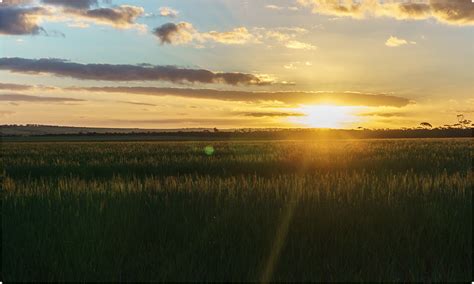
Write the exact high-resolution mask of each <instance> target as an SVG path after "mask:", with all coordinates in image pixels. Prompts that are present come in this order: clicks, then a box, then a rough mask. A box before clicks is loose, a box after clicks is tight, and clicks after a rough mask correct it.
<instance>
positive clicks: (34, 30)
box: [0, 6, 44, 35]
mask: <svg viewBox="0 0 474 284" xmlns="http://www.w3.org/2000/svg"><path fill="white" fill-rule="evenodd" d="M43 13H44V9H43V8H40V7H34V8H23V7H9V6H7V7H2V6H0V34H4V35H28V34H30V35H36V34H38V33H40V32H44V29H43V28H42V27H40V26H39V25H38V19H37V17H38V16H39V15H41V14H43Z"/></svg>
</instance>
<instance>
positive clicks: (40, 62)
mask: <svg viewBox="0 0 474 284" xmlns="http://www.w3.org/2000/svg"><path fill="white" fill-rule="evenodd" d="M0 70H8V71H11V72H15V73H26V74H40V73H44V74H51V75H55V76H58V77H71V78H75V79H80V80H101V81H170V82H174V83H182V82H191V83H225V84H230V85H236V84H246V85H250V84H254V85H261V84H266V82H263V81H261V80H260V79H259V78H258V77H256V76H255V75H252V74H246V73H215V72H212V71H209V70H204V69H185V68H177V67H174V66H150V65H112V64H80V63H73V62H68V61H65V60H61V59H51V58H43V59H25V58H17V57H13V58H6V57H3V58H0Z"/></svg>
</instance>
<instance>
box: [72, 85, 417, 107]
mask: <svg viewBox="0 0 474 284" xmlns="http://www.w3.org/2000/svg"><path fill="white" fill-rule="evenodd" d="M68 90H71V91H86V92H99V93H100V92H103V93H123V94H137V95H150V96H177V97H183V98H196V99H212V100H222V101H238V102H247V103H259V102H264V101H271V102H280V103H283V104H289V105H298V104H324V103H326V104H336V105H351V106H394V107H403V106H406V105H408V104H409V103H410V100H408V99H406V98H402V97H397V96H389V95H384V94H368V93H358V92H339V93H336V92H297V91H293V92H252V91H225V90H214V89H186V88H156V87H89V88H78V87H72V88H69V89H68Z"/></svg>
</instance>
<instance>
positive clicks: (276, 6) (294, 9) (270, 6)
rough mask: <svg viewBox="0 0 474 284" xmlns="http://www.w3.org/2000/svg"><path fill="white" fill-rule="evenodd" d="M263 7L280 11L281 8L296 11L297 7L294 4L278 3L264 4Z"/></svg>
mask: <svg viewBox="0 0 474 284" xmlns="http://www.w3.org/2000/svg"><path fill="white" fill-rule="evenodd" d="M265 8H267V9H270V10H275V11H282V10H290V11H298V7H296V6H287V7H285V6H278V5H273V4H270V5H265Z"/></svg>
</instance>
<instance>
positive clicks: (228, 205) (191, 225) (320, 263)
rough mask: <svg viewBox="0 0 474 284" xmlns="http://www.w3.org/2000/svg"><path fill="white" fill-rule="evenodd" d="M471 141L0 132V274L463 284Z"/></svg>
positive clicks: (467, 276)
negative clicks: (62, 137) (63, 137)
mask: <svg viewBox="0 0 474 284" xmlns="http://www.w3.org/2000/svg"><path fill="white" fill-rule="evenodd" d="M473 142H474V140H472V139H399V140H398V139H386V140H383V139H381V140H325V141H254V142H252V141H240V142H238V141H233V142H232V141H225V142H218V141H201V142H51V143H44V142H43V143H41V142H37V143H18V142H17V143H6V142H4V143H2V144H1V165H2V167H3V169H2V170H1V171H2V172H3V179H2V188H3V190H2V237H3V238H2V279H3V281H28V280H30V281H31V280H37V281H54V280H56V281H59V280H61V281H67V280H75V281H160V280H162V281H185V280H188V281H190V280H193V281H225V280H227V281H262V282H267V281H346V280H350V281H362V280H364V281H427V282H430V281H471V280H472V277H473V276H472V255H473V249H472V189H473V186H472V163H473V160H472V157H473V151H474V143H473ZM206 146H212V148H210V147H207V148H206Z"/></svg>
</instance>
